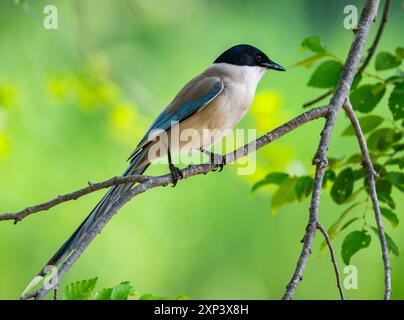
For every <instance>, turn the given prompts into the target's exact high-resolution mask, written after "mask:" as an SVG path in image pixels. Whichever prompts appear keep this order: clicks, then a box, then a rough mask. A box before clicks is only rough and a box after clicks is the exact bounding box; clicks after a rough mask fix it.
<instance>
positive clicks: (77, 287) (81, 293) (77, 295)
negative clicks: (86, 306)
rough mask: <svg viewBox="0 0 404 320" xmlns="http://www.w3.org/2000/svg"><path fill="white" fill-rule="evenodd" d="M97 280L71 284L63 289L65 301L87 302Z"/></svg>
mask: <svg viewBox="0 0 404 320" xmlns="http://www.w3.org/2000/svg"><path fill="white" fill-rule="evenodd" d="M97 280H98V278H93V279H88V280H81V281H76V282H72V283H70V284H69V285H67V286H66V287H65V289H64V294H65V297H66V299H67V300H88V299H89V298H90V297H91V294H92V293H93V291H94V288H95V285H96V284H97Z"/></svg>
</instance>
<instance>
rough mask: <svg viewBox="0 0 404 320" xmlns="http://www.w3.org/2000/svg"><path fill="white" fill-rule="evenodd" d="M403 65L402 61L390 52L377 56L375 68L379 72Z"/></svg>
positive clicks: (380, 53)
mask: <svg viewBox="0 0 404 320" xmlns="http://www.w3.org/2000/svg"><path fill="white" fill-rule="evenodd" d="M400 64H401V59H399V58H397V56H395V55H393V54H391V53H389V52H379V53H378V55H377V56H376V62H375V68H376V70H377V71H382V70H388V69H393V68H396V67H398V66H400Z"/></svg>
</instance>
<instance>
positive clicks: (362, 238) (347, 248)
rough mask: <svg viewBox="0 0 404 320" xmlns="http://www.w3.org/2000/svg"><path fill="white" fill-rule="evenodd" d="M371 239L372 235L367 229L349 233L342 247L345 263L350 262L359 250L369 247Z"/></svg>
mask: <svg viewBox="0 0 404 320" xmlns="http://www.w3.org/2000/svg"><path fill="white" fill-rule="evenodd" d="M370 241H371V237H370V235H369V234H368V233H367V232H366V231H365V230H362V231H353V232H351V233H349V234H348V235H347V236H346V237H345V239H344V242H343V243H342V248H341V256H342V260H343V261H344V263H345V264H349V263H350V262H351V258H352V256H353V255H354V254H355V253H357V252H358V251H359V250H361V249H364V248H367V247H368V246H369V244H370Z"/></svg>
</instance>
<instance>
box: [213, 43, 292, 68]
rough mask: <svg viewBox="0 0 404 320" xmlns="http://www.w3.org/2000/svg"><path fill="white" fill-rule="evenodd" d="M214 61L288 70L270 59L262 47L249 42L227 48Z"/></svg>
mask: <svg viewBox="0 0 404 320" xmlns="http://www.w3.org/2000/svg"><path fill="white" fill-rule="evenodd" d="M214 63H228V64H233V65H237V66H252V67H263V68H267V69H273V70H277V71H286V69H285V68H284V67H282V66H281V65H279V64H277V63H275V62H273V61H272V60H271V59H269V58H268V56H267V55H266V54H265V53H264V52H262V51H261V50H260V49H258V48H256V47H254V46H251V45H248V44H239V45H237V46H234V47H231V48H230V49H227V50H226V51H225V52H223V53H222V54H221V55H220V56H219V57H218V58H217V59H216V60H215V61H214Z"/></svg>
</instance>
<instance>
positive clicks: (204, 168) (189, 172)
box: [35, 106, 329, 299]
mask: <svg viewBox="0 0 404 320" xmlns="http://www.w3.org/2000/svg"><path fill="white" fill-rule="evenodd" d="M328 112H329V107H328V106H327V107H320V108H314V109H311V110H309V111H307V112H305V113H303V114H301V115H300V116H298V117H296V118H294V119H292V120H290V121H288V122H286V123H285V124H283V125H281V126H280V127H278V128H276V129H274V130H272V131H270V132H268V133H267V134H265V135H263V136H262V137H260V138H258V139H256V140H254V141H252V142H250V143H248V144H246V145H245V146H243V147H240V148H238V149H237V150H235V151H233V152H230V153H228V154H227V155H226V163H227V164H230V163H232V162H234V161H236V160H238V159H240V158H242V157H244V156H245V155H247V154H249V153H251V152H254V151H256V150H258V149H260V148H262V147H264V146H266V145H267V144H269V143H272V142H273V141H275V140H277V139H279V138H280V137H282V136H284V135H286V134H288V133H289V132H291V131H292V130H294V129H296V128H298V127H300V126H302V125H303V124H305V123H307V122H310V121H313V120H315V119H318V118H321V117H325V116H326V115H327V114H328ZM216 168H217V165H216V164H211V163H206V164H201V165H195V166H191V167H188V168H185V169H183V170H181V171H182V174H183V179H187V178H189V177H192V176H195V175H199V174H206V173H208V172H210V171H212V170H214V169H216ZM170 183H172V176H171V175H170V174H166V175H163V176H158V177H149V178H148V179H147V180H145V181H144V182H142V183H140V184H138V185H137V186H136V187H134V188H133V189H131V190H129V191H128V192H126V193H124V194H123V195H122V196H121V197H120V198H119V200H118V201H117V202H116V203H115V204H114V205H113V206H112V207H111V209H110V210H109V211H107V212H106V213H105V215H103V216H101V217H100V218H99V219H98V220H97V221H95V223H94V225H93V226H92V227H91V228H90V229H89V230H88V232H87V233H86V236H85V237H83V239H82V240H81V241H80V243H79V244H78V246H77V249H76V250H75V251H74V252H73V253H72V254H71V255H70V256H69V257H68V258H67V259H66V261H65V262H64V263H63V264H62V266H61V267H60V269H59V270H58V272H57V278H56V279H58V280H59V281H60V280H61V279H62V278H63V276H64V274H65V273H66V272H67V271H68V270H69V269H70V267H71V266H72V265H73V264H74V263H75V262H76V261H77V259H78V258H79V257H80V255H81V253H82V252H83V251H84V250H85V249H86V248H87V247H88V245H89V244H90V243H91V241H92V240H93V239H94V238H95V237H96V236H97V235H98V234H99V233H100V232H101V231H102V230H103V228H104V227H105V225H106V224H107V223H108V221H109V220H110V219H111V218H112V217H113V216H114V215H115V214H116V213H117V212H118V210H119V209H120V208H122V207H123V206H124V205H125V204H126V203H127V202H128V201H130V200H131V199H132V198H134V197H136V196H138V195H139V194H142V193H144V192H146V191H148V190H150V189H153V188H156V187H161V186H167V185H169V184H170ZM55 284H56V283H55ZM51 289H52V287H51V286H49V285H48V286H46V287H42V288H41V289H40V290H39V291H38V294H37V295H36V296H35V299H42V298H43V297H44V296H45V295H46V294H47V293H48V292H49V290H51Z"/></svg>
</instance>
